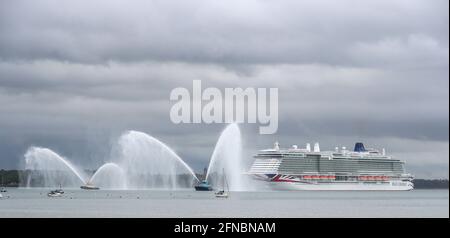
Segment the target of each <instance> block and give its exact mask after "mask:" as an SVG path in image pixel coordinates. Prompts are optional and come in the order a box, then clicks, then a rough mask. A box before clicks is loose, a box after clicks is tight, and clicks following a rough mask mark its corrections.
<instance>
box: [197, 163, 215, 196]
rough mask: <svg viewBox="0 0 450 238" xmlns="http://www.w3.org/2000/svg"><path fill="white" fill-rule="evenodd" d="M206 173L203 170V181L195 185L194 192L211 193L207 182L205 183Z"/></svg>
mask: <svg viewBox="0 0 450 238" xmlns="http://www.w3.org/2000/svg"><path fill="white" fill-rule="evenodd" d="M206 171H207V169H206V168H205V169H204V170H203V178H204V179H203V180H202V181H201V182H200V183H198V184H197V185H195V187H194V188H195V191H212V190H213V189H212V187H211V185H210V184H209V183H208V181H206Z"/></svg>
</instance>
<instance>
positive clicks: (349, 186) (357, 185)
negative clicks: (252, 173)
mask: <svg viewBox="0 0 450 238" xmlns="http://www.w3.org/2000/svg"><path fill="white" fill-rule="evenodd" d="M267 184H268V185H269V187H270V188H271V189H274V190H341V191H355V190H357V191H409V190H412V189H414V187H413V184H412V183H411V182H397V181H392V182H383V183H363V182H353V183H352V182H333V183H301V182H267Z"/></svg>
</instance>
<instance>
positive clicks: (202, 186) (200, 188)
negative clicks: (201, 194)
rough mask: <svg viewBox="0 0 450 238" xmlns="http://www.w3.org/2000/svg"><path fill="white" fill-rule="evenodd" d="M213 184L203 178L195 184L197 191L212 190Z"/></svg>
mask: <svg viewBox="0 0 450 238" xmlns="http://www.w3.org/2000/svg"><path fill="white" fill-rule="evenodd" d="M212 190H213V189H212V187H211V185H210V184H209V183H208V182H207V181H206V180H202V181H201V182H200V183H199V184H197V185H195V191H212Z"/></svg>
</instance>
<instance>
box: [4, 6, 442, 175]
mask: <svg viewBox="0 0 450 238" xmlns="http://www.w3.org/2000/svg"><path fill="white" fill-rule="evenodd" d="M448 25H449V22H448V1H439V0H438V1H432V2H429V1H421V0H414V1H407V2H405V1H371V2H364V3H360V2H359V1H345V2H339V4H337V3H336V2H335V1H276V2H275V1H264V0H261V1H256V0H255V1H233V2H229V1H189V2H186V1H127V2H125V1H97V2H95V3H93V2H91V1H67V2H65V3H64V4H62V3H61V2H60V1H50V0H42V1H33V2H29V1H9V0H6V1H1V2H0V151H2V154H1V155H0V167H10V168H14V167H17V166H19V165H20V162H21V161H22V159H23V158H22V156H23V153H24V151H25V150H26V148H27V147H28V146H30V145H39V146H44V147H50V148H52V149H54V150H56V151H57V152H59V153H61V154H63V155H64V156H67V157H69V158H71V159H72V160H74V161H76V164H80V165H83V166H85V167H92V168H94V167H95V166H97V165H98V164H99V163H100V162H102V161H104V160H108V156H109V151H110V148H111V145H112V144H113V143H114V141H115V140H116V139H117V137H118V136H119V135H120V134H121V133H122V132H123V131H125V130H129V129H134V130H141V131H144V132H147V133H149V134H152V135H153V136H155V137H157V138H160V139H161V140H162V141H164V142H166V143H167V144H168V145H170V146H171V147H172V148H174V149H175V150H176V151H177V153H179V154H180V155H181V156H182V157H183V158H185V160H186V161H187V162H188V163H189V164H191V165H193V167H194V168H195V169H196V170H197V171H200V170H201V169H202V168H203V167H204V166H205V165H206V164H207V163H208V159H209V156H210V155H211V153H212V150H213V148H214V144H215V141H216V140H217V138H218V136H219V134H220V131H221V130H222V129H223V127H224V125H223V124H218V125H204V124H201V125H198V124H188V125H176V124H173V123H171V122H170V120H169V111H170V107H171V105H172V104H173V103H172V102H170V101H169V94H170V91H171V90H172V89H174V88H176V87H186V88H188V89H190V88H191V87H192V80H194V79H199V80H202V84H203V87H217V88H219V89H221V90H223V88H225V87H242V88H245V87H277V88H279V92H280V98H279V107H280V108H279V109H280V115H279V118H280V125H279V131H278V133H277V134H275V135H266V136H263V135H258V134H257V131H258V130H257V125H251V124H243V125H241V129H242V133H243V136H244V138H245V148H246V153H247V154H246V155H247V157H246V161H247V162H248V161H251V154H252V153H254V152H255V151H256V150H257V149H261V148H264V147H266V146H270V145H271V143H273V141H274V140H280V141H281V142H282V143H283V144H284V143H298V144H302V143H306V142H313V141H309V140H318V141H321V142H322V144H323V145H324V146H327V147H329V148H334V146H335V145H343V144H345V145H346V146H352V143H353V142H355V141H356V140H361V141H365V142H368V143H369V144H375V145H377V146H380V147H383V146H386V147H389V151H391V152H392V153H393V154H395V155H398V156H399V157H402V158H405V160H407V161H411V169H413V172H414V173H416V174H417V175H419V176H425V177H427V176H428V177H433V176H438V177H448V160H445V159H443V158H444V157H448V129H449V127H448V113H449V111H448V106H449V104H448V97H449V96H448V95H449V90H448V88H449V81H448V77H449V70H448V64H449V54H448V42H449V40H448ZM421 144H425V145H427V146H424V147H420V145H421ZM419 148H420V149H419ZM423 157H426V158H427V159H426V160H425V159H421V158H423ZM439 166H440V167H441V168H444V169H440V170H439V171H438V170H437V169H436V168H437V167H439ZM430 171H437V172H436V173H435V174H434V175H433V174H432V173H431V172H430ZM446 171H447V172H446Z"/></svg>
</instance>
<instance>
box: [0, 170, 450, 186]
mask: <svg viewBox="0 0 450 238" xmlns="http://www.w3.org/2000/svg"><path fill="white" fill-rule="evenodd" d="M27 174H28V172H27V171H26V170H3V169H2V170H0V183H1V184H0V186H5V187H19V186H21V184H20V182H21V178H25V177H26V176H27ZM414 188H416V189H448V188H449V187H448V179H414Z"/></svg>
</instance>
